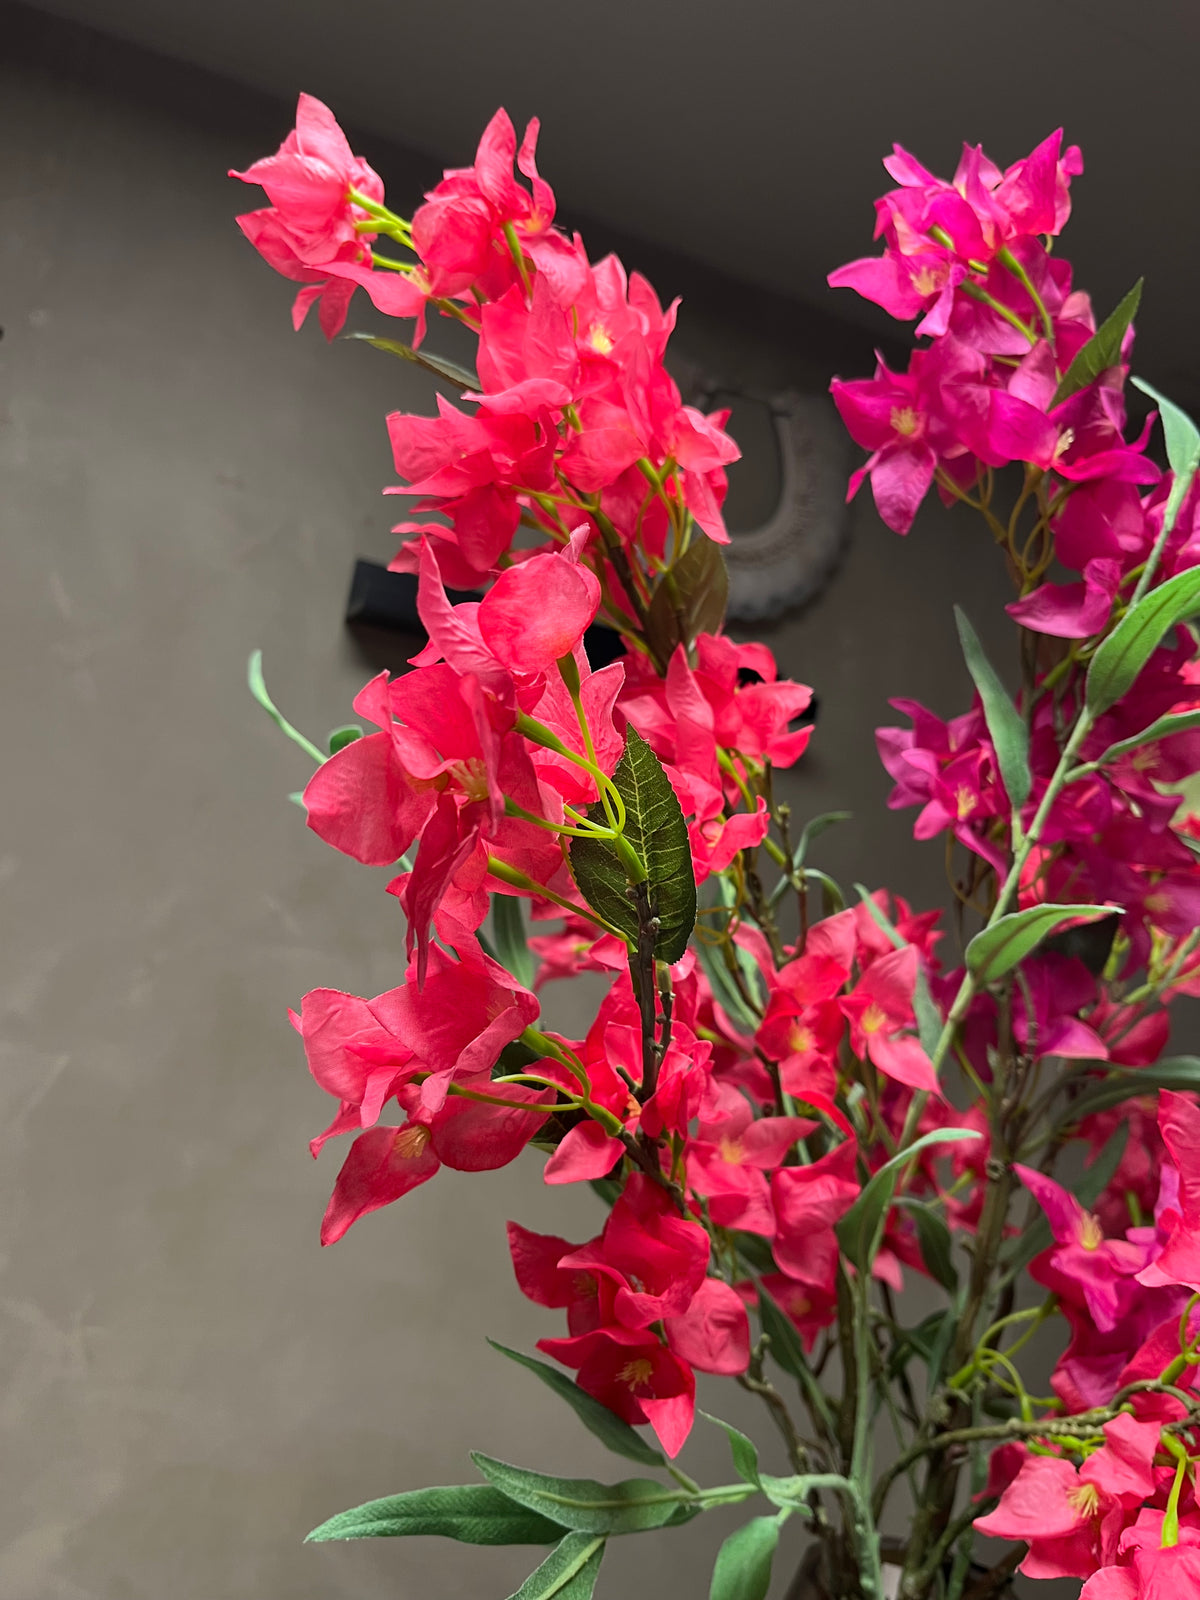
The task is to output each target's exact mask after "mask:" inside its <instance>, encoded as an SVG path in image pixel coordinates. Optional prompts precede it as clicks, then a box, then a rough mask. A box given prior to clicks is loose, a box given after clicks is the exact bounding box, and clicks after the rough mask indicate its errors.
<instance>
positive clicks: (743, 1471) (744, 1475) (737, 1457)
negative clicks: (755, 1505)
mask: <svg viewBox="0 0 1200 1600" xmlns="http://www.w3.org/2000/svg"><path fill="white" fill-rule="evenodd" d="M700 1415H701V1416H702V1417H703V1418H704V1419H705V1420H706V1421H707V1422H715V1423H716V1425H717V1427H718V1428H723V1429H724V1430H725V1435H726V1437H727V1438H728V1440H729V1448H730V1450H731V1451H732V1452H733V1470H734V1471H735V1472H736V1473H737V1475H738V1477H739V1478H740V1479H741V1480H742V1482H743V1483H752V1484H753V1485H754V1486H755V1488H757V1487H758V1450H757V1449H756V1448H755V1445H754V1442H753V1440H751V1439H748V1438H747V1437H746V1435H745V1434H744V1433H743V1432H742V1431H741V1429H740V1428H735V1427H734V1425H733V1423H732V1422H722V1420H721V1418H720V1417H714V1416H710V1415H709V1413H708V1412H707V1411H702V1412H701V1413H700Z"/></svg>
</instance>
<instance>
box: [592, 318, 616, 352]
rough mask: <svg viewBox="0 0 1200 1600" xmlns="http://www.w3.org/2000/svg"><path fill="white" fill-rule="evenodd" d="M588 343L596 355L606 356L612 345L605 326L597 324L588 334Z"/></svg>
mask: <svg viewBox="0 0 1200 1600" xmlns="http://www.w3.org/2000/svg"><path fill="white" fill-rule="evenodd" d="M588 343H589V344H590V345H591V347H592V349H593V350H595V351H596V353H597V354H598V355H602V356H606V355H608V353H609V351H610V350H611V349H612V347H613V342H612V337H611V335H610V334H609V332H608V330H607V328H601V327H600V326H599V325H597V326H596V327H594V328H593V329H592V331H591V333H590V334H589V335H588Z"/></svg>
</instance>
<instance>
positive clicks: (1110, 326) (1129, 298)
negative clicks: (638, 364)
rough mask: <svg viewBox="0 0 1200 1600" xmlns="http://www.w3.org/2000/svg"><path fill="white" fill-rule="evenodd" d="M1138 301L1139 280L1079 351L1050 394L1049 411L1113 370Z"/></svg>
mask: <svg viewBox="0 0 1200 1600" xmlns="http://www.w3.org/2000/svg"><path fill="white" fill-rule="evenodd" d="M1141 298H1142V279H1141V278H1139V279H1138V281H1137V282H1136V283H1135V284H1134V286H1133V288H1132V289H1130V291H1129V293H1128V294H1127V295H1126V296H1125V298H1124V300H1122V301H1121V304H1120V305H1119V306H1118V307H1117V309H1116V310H1115V311H1113V312H1110V313H1109V315H1108V316H1107V317H1105V319H1104V321H1103V322H1102V323H1101V324H1100V326H1099V327H1098V328H1097V329H1096V331H1095V333H1094V334H1093V335H1092V337H1091V338H1090V339H1089V340H1088V342H1087V343H1086V344H1085V345H1084V347H1083V349H1082V350H1080V351H1079V352H1078V353H1077V354H1076V356H1075V359H1074V361H1072V363H1071V365H1070V366H1069V367H1068V368H1067V370H1066V372H1065V373H1064V374H1063V377H1062V381H1061V382H1060V384H1059V386H1058V388H1057V389H1056V390H1055V391H1054V399H1053V400H1052V401H1051V402H1050V405H1051V407H1052V408H1053V407H1054V406H1057V405H1061V404H1062V402H1063V401H1064V400H1067V399H1069V398H1070V397H1071V395H1073V394H1078V392H1079V390H1080V389H1086V388H1087V386H1088V384H1089V383H1094V382H1095V381H1096V379H1097V378H1098V377H1099V376H1100V374H1101V373H1102V372H1107V371H1108V369H1109V368H1110V367H1115V366H1116V364H1117V362H1118V361H1119V360H1120V359H1121V341H1122V340H1123V339H1124V337H1125V330H1126V329H1127V328H1128V327H1129V324H1130V323H1131V322H1132V321H1133V319H1134V317H1136V316H1137V309H1138V305H1139V303H1140V302H1141Z"/></svg>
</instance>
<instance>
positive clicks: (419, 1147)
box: [394, 1122, 432, 1161]
mask: <svg viewBox="0 0 1200 1600" xmlns="http://www.w3.org/2000/svg"><path fill="white" fill-rule="evenodd" d="M431 1137H432V1136H431V1134H430V1132H429V1129H428V1128H427V1127H425V1126H424V1124H423V1123H420V1122H410V1123H409V1124H408V1126H407V1127H406V1128H402V1129H401V1130H400V1132H399V1134H398V1135H397V1136H396V1143H395V1147H394V1148H395V1153H396V1155H398V1156H399V1157H400V1159H401V1160H402V1161H415V1160H416V1159H417V1157H418V1156H419V1155H422V1154H424V1151H425V1146H426V1145H427V1144H428V1143H429V1140H430V1138H431Z"/></svg>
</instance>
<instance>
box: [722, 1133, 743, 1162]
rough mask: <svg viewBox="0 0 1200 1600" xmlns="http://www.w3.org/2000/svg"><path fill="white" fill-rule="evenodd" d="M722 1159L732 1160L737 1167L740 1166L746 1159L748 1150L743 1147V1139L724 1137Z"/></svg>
mask: <svg viewBox="0 0 1200 1600" xmlns="http://www.w3.org/2000/svg"><path fill="white" fill-rule="evenodd" d="M721 1159H722V1161H729V1162H731V1163H732V1164H733V1165H734V1166H735V1167H740V1166H741V1164H742V1162H743V1161H744V1160H745V1159H746V1152H745V1150H744V1149H743V1148H742V1141H741V1140H740V1139H722V1140H721Z"/></svg>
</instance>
